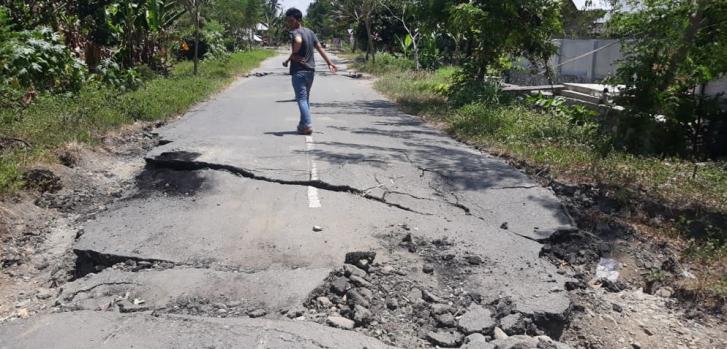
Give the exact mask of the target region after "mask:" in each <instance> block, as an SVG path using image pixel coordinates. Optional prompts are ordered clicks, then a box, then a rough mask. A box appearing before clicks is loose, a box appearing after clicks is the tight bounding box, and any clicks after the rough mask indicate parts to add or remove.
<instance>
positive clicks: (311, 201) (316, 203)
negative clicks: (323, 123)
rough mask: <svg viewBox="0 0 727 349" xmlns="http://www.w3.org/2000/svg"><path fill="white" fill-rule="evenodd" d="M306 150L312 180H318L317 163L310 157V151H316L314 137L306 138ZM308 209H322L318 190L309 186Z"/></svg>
mask: <svg viewBox="0 0 727 349" xmlns="http://www.w3.org/2000/svg"><path fill="white" fill-rule="evenodd" d="M305 149H306V152H307V153H309V154H308V166H309V168H310V180H311V181H317V180H318V168H317V167H316V163H315V161H313V160H312V159H311V157H310V151H311V150H313V149H315V143H314V142H313V137H312V136H306V137H305ZM308 207H310V208H318V207H321V200H320V199H319V198H318V188H316V187H313V186H308Z"/></svg>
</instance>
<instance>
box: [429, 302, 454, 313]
mask: <svg viewBox="0 0 727 349" xmlns="http://www.w3.org/2000/svg"><path fill="white" fill-rule="evenodd" d="M431 309H432V314H434V315H439V314H444V313H449V312H451V310H452V308H451V307H450V306H449V305H448V304H432V306H431Z"/></svg>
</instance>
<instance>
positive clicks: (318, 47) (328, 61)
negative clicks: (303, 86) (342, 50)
mask: <svg viewBox="0 0 727 349" xmlns="http://www.w3.org/2000/svg"><path fill="white" fill-rule="evenodd" d="M315 48H316V50H318V53H320V54H321V57H323V59H324V60H325V61H326V64H328V69H329V70H330V71H331V73H334V74H335V73H336V71H338V68H336V65H335V64H333V62H331V59H330V58H328V54H327V53H326V50H324V49H323V47H322V46H321V43H320V42H316V45H315Z"/></svg>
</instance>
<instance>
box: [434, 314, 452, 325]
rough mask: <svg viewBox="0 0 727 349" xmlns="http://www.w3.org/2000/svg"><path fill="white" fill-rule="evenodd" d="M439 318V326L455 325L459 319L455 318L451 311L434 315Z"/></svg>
mask: <svg viewBox="0 0 727 349" xmlns="http://www.w3.org/2000/svg"><path fill="white" fill-rule="evenodd" d="M434 318H435V319H436V320H437V325H439V327H455V326H457V321H456V320H455V319H454V316H452V314H450V313H443V314H439V315H435V317H434Z"/></svg>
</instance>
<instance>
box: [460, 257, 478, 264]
mask: <svg viewBox="0 0 727 349" xmlns="http://www.w3.org/2000/svg"><path fill="white" fill-rule="evenodd" d="M464 259H465V260H466V261H467V263H469V264H471V265H480V264H482V257H480V256H466V257H464Z"/></svg>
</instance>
